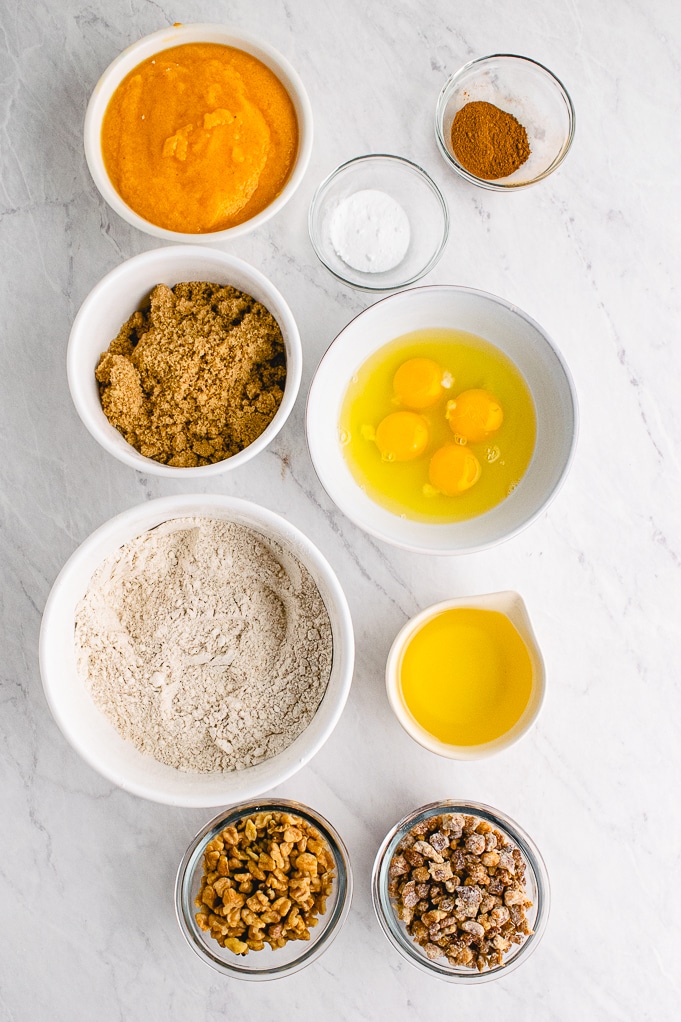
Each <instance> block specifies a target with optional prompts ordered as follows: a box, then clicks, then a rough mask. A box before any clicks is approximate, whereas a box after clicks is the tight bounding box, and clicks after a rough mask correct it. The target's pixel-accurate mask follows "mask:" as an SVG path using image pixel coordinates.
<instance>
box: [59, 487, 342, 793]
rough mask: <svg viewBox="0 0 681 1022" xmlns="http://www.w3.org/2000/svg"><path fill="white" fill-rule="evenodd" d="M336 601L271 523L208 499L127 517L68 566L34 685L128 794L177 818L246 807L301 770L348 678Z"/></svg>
mask: <svg viewBox="0 0 681 1022" xmlns="http://www.w3.org/2000/svg"><path fill="white" fill-rule="evenodd" d="M353 660H354V642H353V634H352V623H351V620H350V614H349V610H348V606H347V602H346V600H345V597H344V595H343V592H342V590H341V587H340V584H339V582H338V580H337V578H336V576H335V575H334V573H333V571H332V569H331V567H330V566H329V564H328V563H327V561H326V560H325V558H324V557H323V556H322V554H321V553H320V552H319V551H318V550H317V548H316V547H315V546H314V545H313V544H312V543H310V541H309V540H308V539H307V538H306V537H305V536H304V535H303V534H302V533H301V532H299V531H298V529H296V528H295V527H294V526H292V525H291V524H290V523H288V522H287V521H285V520H284V519H283V518H281V517H280V516H279V515H277V514H275V513H274V512H272V511H269V510H267V509H266V508H263V507H260V506H259V505H257V504H253V503H250V502H248V501H244V500H239V499H236V498H232V497H227V496H219V495H206V494H204V495H198V496H177V497H164V498H161V499H159V500H152V501H149V502H147V503H145V504H142V505H139V506H137V507H134V508H131V509H130V510H129V511H125V512H123V514H120V515H118V516H117V517H116V518H113V519H111V520H110V521H109V522H107V523H105V524H104V525H103V526H101V528H99V529H97V530H96V532H94V533H93V534H92V535H91V536H90V537H89V538H88V539H87V540H85V542H84V543H83V544H82V545H81V546H80V547H79V548H78V549H77V550H76V551H75V553H74V554H73V555H72V556H71V557H70V558H69V560H68V561H67V563H66V564H65V566H64V568H63V569H62V571H61V572H60V574H59V576H58V578H57V580H56V581H55V583H54V586H53V588H52V591H51V593H50V596H49V598H48V601H47V604H46V607H45V611H44V614H43V622H42V628H41V634H40V671H41V675H42V680H43V687H44V691H45V695H46V698H47V701H48V704H49V707H50V709H51V711H52V714H53V716H54V718H55V720H56V722H57V724H58V725H59V727H60V729H61V730H62V732H63V734H64V735H65V737H66V738H67V739H68V741H69V742H70V743H71V745H72V746H73V747H74V749H75V750H76V751H77V752H78V753H79V754H80V755H81V756H82V757H83V758H84V759H85V760H86V761H87V762H88V763H89V764H90V765H91V766H92V767H93V768H94V769H95V770H97V771H99V773H101V774H102V775H103V776H104V777H106V778H107V779H108V780H110V781H112V782H113V783H115V784H117V785H119V786H120V787H122V788H124V789H125V790H127V791H130V792H131V793H133V794H136V795H140V796H142V797H144V798H148V799H151V800H153V801H156V802H163V803H167V804H170V805H180V806H219V805H225V804H228V803H232V802H236V801H239V800H241V799H244V798H252V797H255V796H257V795H260V794H262V793H263V792H264V791H267V790H268V789H270V788H272V787H274V786H275V785H277V784H280V783H281V782H282V781H284V780H286V779H287V778H288V777H290V776H291V775H292V774H293V773H295V771H297V770H299V769H300V768H301V767H302V766H304V765H305V763H307V762H308V761H309V760H310V759H311V757H312V756H314V754H315V753H316V752H317V751H318V750H319V749H320V748H321V746H322V745H323V744H324V742H325V741H326V739H327V738H328V737H329V735H330V734H331V732H332V730H333V728H334V727H335V725H336V723H337V721H338V719H339V717H340V714H341V712H342V710H343V707H344V705H345V701H346V699H347V695H348V692H349V689H350V683H351V679H352V668H353Z"/></svg>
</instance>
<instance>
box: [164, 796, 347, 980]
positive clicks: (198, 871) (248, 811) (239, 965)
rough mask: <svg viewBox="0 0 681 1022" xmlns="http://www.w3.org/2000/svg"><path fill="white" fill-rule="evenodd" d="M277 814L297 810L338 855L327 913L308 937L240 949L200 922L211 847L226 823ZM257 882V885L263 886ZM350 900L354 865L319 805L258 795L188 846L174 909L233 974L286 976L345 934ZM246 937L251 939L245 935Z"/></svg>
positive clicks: (199, 949) (209, 958) (208, 958)
mask: <svg viewBox="0 0 681 1022" xmlns="http://www.w3.org/2000/svg"><path fill="white" fill-rule="evenodd" d="M278 813H286V814H292V815H293V816H296V817H298V818H299V819H301V820H302V821H303V822H302V826H303V827H304V828H305V829H306V830H308V829H310V828H311V830H312V831H314V832H316V836H317V837H318V838H319V839H320V840H321V842H322V844H323V845H324V847H325V849H326V850H327V851H328V852H329V853H330V855H331V859H332V860H333V866H332V870H331V872H332V885H331V892H330V894H329V895H328V897H326V899H325V904H324V912H323V913H319V914H317V915H316V919H317V921H316V924H315V925H313V926H312V925H311V926H310V929H309V940H305V939H300V940H289V941H288V942H287V943H286V944H285V945H284V946H283V947H276V948H272V947H271V946H269V944H267V943H266V944H265V946H264V947H263V948H262V949H261V950H254V951H251V950H249V951H248V952H247V953H246V954H235V952H234V951H232V950H230V949H229V947H223V946H221V944H219V943H218V941H217V940H215V939H214V938H213V937H212V936H211V934H210V933H208V932H206V931H205V930H203V929H202V928H201V927H200V926H199V925H198V922H197V918H196V917H197V913H198V912H199V911H200V910H201V909H203V911H205V907H203V906H202V904H197V900H196V899H197V895H199V892H200V890H201V881H202V877H203V875H204V864H205V863H204V853H205V851H206V846H207V845H208V844H210V843H211V842H213V841H214V839H215V838H216V837H217V836H218V835H219V834H220V833H221V832H222V831H223V830H224V829H225V828H227V827H235V826H237V825H238V824H239V823H240V821H243V820H244V818H251V819H253V818H255V817H257V814H262V815H267V814H275V816H276V814H278ZM261 875H262V874H261ZM264 885H265V881H263V886H264ZM253 886H254V889H257V887H258V886H259V885H257V884H254V885H253ZM249 893H252V892H249ZM351 901H352V870H351V867H350V857H349V855H348V850H347V848H346V847H345V845H344V843H343V840H342V838H341V837H340V835H339V834H338V832H337V831H336V830H335V828H334V827H333V826H332V825H331V824H330V823H329V822H328V820H326V819H324V817H323V816H321V815H320V814H319V813H318V812H316V810H314V809H310V808H309V806H305V805H302V804H301V803H300V802H294V801H293V800H290V799H268V798H266V799H257V800H252V801H249V802H242V803H240V804H239V805H236V806H233V807H232V808H231V809H227V810H225V811H224V812H222V813H220V815H219V816H216V817H215V819H213V820H211V821H210V822H209V823H207V824H206V825H205V827H203V828H202V829H201V830H200V831H199V833H198V834H197V835H196V837H195V838H194V840H193V841H192V842H191V844H190V845H189V848H188V849H187V851H186V853H185V855H184V858H183V859H182V862H181V863H180V867H179V869H178V872H177V879H176V882H175V914H176V916H177V921H178V923H179V924H180V929H181V930H182V933H183V935H184V937H185V939H186V941H187V943H188V944H189V946H190V947H191V949H192V951H194V952H195V953H196V954H197V955H198V956H199V958H201V960H202V961H204V962H206V963H207V964H208V965H210V966H212V968H214V969H216V970H217V971H218V972H220V973H222V974H223V975H225V976H229V977H231V978H234V979H245V980H268V979H281V978H282V977H284V976H290V975H291V974H292V973H295V972H299V971H300V969H304V968H305V966H307V965H310V964H311V963H312V962H314V961H315V960H316V959H317V958H319V956H320V955H322V954H323V953H324V952H325V951H326V950H327V949H328V948H329V947H330V945H331V943H332V941H333V940H334V938H335V937H336V936H337V935H338V934H339V933H340V931H341V929H342V927H343V924H344V923H345V920H346V919H347V916H348V913H349V911H350V903H351ZM293 906H295V902H292V903H291V905H290V906H286V910H287V911H288V909H289V908H290V907H293ZM244 939H245V940H246V939H247V935H246V934H244Z"/></svg>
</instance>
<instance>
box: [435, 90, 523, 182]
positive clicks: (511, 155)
mask: <svg viewBox="0 0 681 1022" xmlns="http://www.w3.org/2000/svg"><path fill="white" fill-rule="evenodd" d="M451 143H452V149H453V151H454V155H455V157H456V158H457V160H458V161H459V163H460V164H461V166H462V167H463V168H464V169H465V170H467V171H468V172H469V174H474V175H475V177H479V178H481V179H482V180H484V181H495V180H497V179H498V178H501V177H508V176H509V175H510V174H513V173H515V171H516V170H518V168H519V167H522V165H523V163H525V162H526V161H527V160H528V159H529V156H530V152H531V150H530V144H529V142H528V139H527V131H526V130H525V128H524V127H523V125H522V124H521V123H520V121H519V120H517V118H515V117H514V116H513V114H509V113H507V112H506V110H501V109H500V108H499V107H498V106H495V105H494V104H493V103H485V102H481V101H478V100H474V101H472V102H470V103H466V104H465V106H462V107H461V109H460V110H457V112H456V114H455V116H454V120H453V121H452V131H451Z"/></svg>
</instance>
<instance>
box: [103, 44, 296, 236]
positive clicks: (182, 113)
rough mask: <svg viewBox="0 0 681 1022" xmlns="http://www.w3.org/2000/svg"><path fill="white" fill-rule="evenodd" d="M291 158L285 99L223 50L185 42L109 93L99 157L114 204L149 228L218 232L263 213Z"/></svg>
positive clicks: (268, 80) (239, 55)
mask: <svg viewBox="0 0 681 1022" xmlns="http://www.w3.org/2000/svg"><path fill="white" fill-rule="evenodd" d="M297 151H298V121H297V118H296V112H295V109H294V107H293V103H292V101H291V97H290V96H289V94H288V92H287V91H286V89H285V88H284V86H283V85H282V83H281V82H280V81H279V79H278V78H277V76H276V75H275V74H274V72H273V71H270V69H269V68H268V67H266V66H265V65H264V64H263V63H262V62H261V61H260V60H258V59H257V58H256V57H253V56H251V54H250V53H245V52H244V51H243V50H238V49H235V48H234V47H232V46H221V45H219V44H216V43H187V44H186V45H184V46H174V47H172V48H171V49H168V50H163V51H162V52H161V53H157V54H156V55H155V56H154V57H150V58H149V59H148V60H145V61H144V62H143V63H142V64H139V65H138V66H137V67H136V68H134V69H133V70H132V71H131V72H130V74H129V75H128V76H127V77H126V78H124V79H123V81H122V82H121V84H120V85H119V86H118V88H117V89H116V91H115V92H114V94H113V96H112V97H111V100H110V102H109V105H108V107H107V108H106V112H105V114H104V120H103V123H102V156H103V159H104V165H105V167H106V170H107V173H108V175H109V178H110V180H111V183H112V184H113V186H114V188H115V189H116V191H117V192H118V193H119V195H120V196H121V198H122V199H124V201H125V202H126V203H127V204H128V206H130V208H131V209H133V210H134V211H135V213H137V214H138V215H139V216H141V217H143V218H144V219H145V220H148V221H150V222H151V223H152V224H155V225H156V226H157V227H165V228H167V229H168V230H171V231H181V232H182V233H187V234H203V233H207V232H210V231H221V230H224V229H225V228H227V227H234V226H235V225H236V224H240V223H243V222H244V221H245V220H249V219H250V218H251V217H253V216H255V215H256V214H257V213H260V212H261V210H263V209H265V207H266V206H268V205H269V204H270V203H271V202H272V201H273V200H274V199H275V198H276V197H277V195H279V193H280V192H281V190H282V189H283V187H284V185H285V184H286V181H287V179H288V176H289V174H290V173H291V169H292V167H293V164H294V162H295V158H296V153H297Z"/></svg>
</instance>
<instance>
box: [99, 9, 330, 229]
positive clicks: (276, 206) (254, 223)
mask: <svg viewBox="0 0 681 1022" xmlns="http://www.w3.org/2000/svg"><path fill="white" fill-rule="evenodd" d="M185 43H218V44H220V45H222V46H234V47H235V48H236V49H239V50H244V51H245V52H246V53H250V54H252V56H254V57H257V59H258V60H260V61H262V63H263V64H266V65H267V67H269V68H270V70H272V71H273V72H274V73H275V75H276V76H277V78H278V79H279V80H280V82H281V83H282V85H284V86H285V88H286V91H287V92H288V94H289V96H290V97H291V100H292V102H293V106H294V108H295V111H296V117H297V118H298V155H297V157H296V162H295V164H294V166H293V169H292V171H291V175H290V177H289V179H288V181H287V182H286V184H285V186H284V188H283V189H282V190H281V192H280V193H279V195H278V196H277V197H276V199H274V201H273V202H271V203H270V204H269V206H266V208H265V209H263V210H262V212H260V213H258V214H257V215H256V216H254V217H251V219H250V220H246V221H245V222H244V223H242V224H237V226H236V227H229V228H227V229H226V230H224V231H210V232H208V233H206V234H185V233H182V232H181V231H169V230H167V229H166V228H165V227H157V226H156V224H152V223H150V222H149V221H148V220H145V219H144V218H143V217H141V216H139V215H138V214H137V213H135V212H134V210H132V209H131V208H130V206H128V204H127V203H126V202H125V201H124V199H123V198H122V197H121V196H120V195H119V194H118V192H117V191H116V189H115V188H114V186H113V185H112V183H111V181H110V179H109V175H108V174H107V172H106V168H105V166H104V160H103V159H102V145H101V135H102V121H103V119H104V114H105V112H106V108H107V106H108V105H109V101H110V99H111V97H112V96H113V94H114V92H115V91H116V89H117V88H118V86H119V85H120V84H121V82H122V81H123V79H124V78H125V77H126V75H128V74H129V73H130V72H131V71H132V70H133V68H135V67H137V65H138V64H141V63H142V61H143V60H147V59H148V58H149V57H153V56H154V54H155V53H161V52H162V51H163V50H167V49H170V47H172V46H183V45H184V44H185ZM84 145H85V158H86V160H87V165H88V168H89V170H90V173H91V175H92V179H93V181H94V182H95V184H96V185H97V188H98V189H99V192H100V193H101V195H102V197H103V198H104V199H105V200H106V201H107V202H108V204H109V205H110V206H111V208H112V209H113V210H115V211H116V213H118V215H119V216H121V217H123V219H124V220H127V222H128V223H129V224H132V226H133V227H137V228H139V230H140V231H145V232H146V233H147V234H152V235H153V236H154V237H155V238H163V239H164V240H165V241H188V242H209V243H211V244H215V243H216V242H220V241H224V240H226V239H227V238H236V237H239V236H240V235H242V234H246V233H247V232H248V231H252V230H253V229H254V228H255V227H259V226H260V224H263V223H265V221H266V220H269V219H270V217H272V216H274V214H275V213H278V212H279V210H280V209H281V208H282V206H284V205H286V203H287V202H288V200H289V199H290V198H291V196H292V195H293V193H294V192H295V190H296V188H297V187H298V185H299V184H300V182H301V181H302V179H303V176H304V174H305V171H306V169H307V165H308V163H309V160H310V154H311V152H312V107H311V106H310V100H309V99H308V96H307V93H306V91H305V87H304V85H303V83H302V81H301V80H300V78H299V76H298V74H297V73H296V71H295V70H294V69H293V67H292V66H291V64H289V62H288V60H286V58H285V57H283V56H282V55H281V54H280V53H278V52H277V50H275V49H274V48H273V47H272V46H269V45H268V44H267V43H263V42H261V41H260V40H259V39H256V38H255V37H254V36H251V35H249V34H248V33H246V32H241V31H240V30H238V29H232V28H230V27H229V26H227V25H213V24H205V25H204V24H201V25H172V26H170V27H169V28H164V29H161V30H160V31H159V32H153V33H152V34H151V35H148V36H145V37H144V38H143V39H140V40H139V41H138V42H136V43H133V44H132V46H128V48H127V50H124V51H123V53H121V54H120V55H119V56H118V57H116V59H115V60H114V61H113V62H112V63H111V64H109V66H108V68H107V69H106V71H105V72H104V74H103V75H102V77H101V78H100V79H99V81H98V82H97V84H96V86H95V88H94V91H93V93H92V96H91V97H90V102H89V103H88V107H87V111H86V114H85V126H84Z"/></svg>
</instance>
